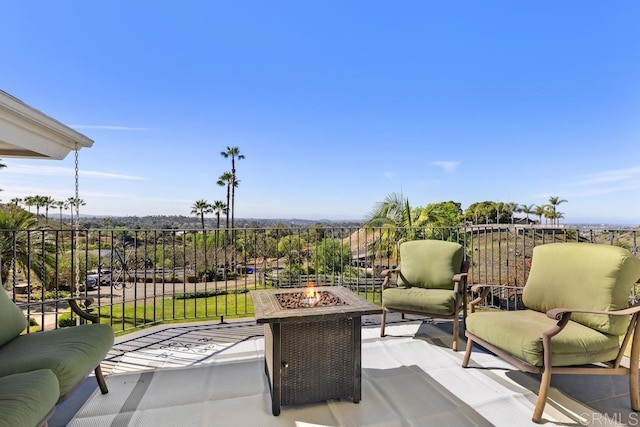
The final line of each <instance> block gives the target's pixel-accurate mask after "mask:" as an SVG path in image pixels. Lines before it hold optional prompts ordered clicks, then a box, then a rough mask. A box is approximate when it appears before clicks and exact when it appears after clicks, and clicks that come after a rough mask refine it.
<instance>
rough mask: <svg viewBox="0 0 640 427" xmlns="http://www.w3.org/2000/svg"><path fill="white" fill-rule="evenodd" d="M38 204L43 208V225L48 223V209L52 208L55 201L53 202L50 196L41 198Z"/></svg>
mask: <svg viewBox="0 0 640 427" xmlns="http://www.w3.org/2000/svg"><path fill="white" fill-rule="evenodd" d="M40 202H41V203H42V206H43V207H44V209H45V210H44V223H45V224H48V223H49V208H50V207H52V206H53V204H54V203H55V202H56V201H55V200H53V197H51V196H41V199H40Z"/></svg>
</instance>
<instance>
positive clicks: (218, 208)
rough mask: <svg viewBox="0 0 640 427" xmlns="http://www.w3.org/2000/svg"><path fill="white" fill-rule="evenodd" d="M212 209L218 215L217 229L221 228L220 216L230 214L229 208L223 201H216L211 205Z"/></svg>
mask: <svg viewBox="0 0 640 427" xmlns="http://www.w3.org/2000/svg"><path fill="white" fill-rule="evenodd" d="M211 209H212V210H213V213H214V214H215V215H216V228H220V214H222V213H225V214H226V213H228V212H229V208H227V205H226V204H225V202H223V201H222V200H216V201H214V202H213V203H212V204H211Z"/></svg>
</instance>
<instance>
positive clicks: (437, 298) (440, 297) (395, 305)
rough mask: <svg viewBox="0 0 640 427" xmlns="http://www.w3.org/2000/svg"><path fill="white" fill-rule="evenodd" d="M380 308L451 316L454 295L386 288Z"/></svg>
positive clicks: (412, 289)
mask: <svg viewBox="0 0 640 427" xmlns="http://www.w3.org/2000/svg"><path fill="white" fill-rule="evenodd" d="M382 306H383V307H385V308H388V309H391V310H398V311H416V312H421V313H429V314H434V315H438V314H439V315H443V316H451V315H453V312H454V308H455V294H454V293H453V291H449V290H446V289H424V288H387V289H385V290H384V291H382Z"/></svg>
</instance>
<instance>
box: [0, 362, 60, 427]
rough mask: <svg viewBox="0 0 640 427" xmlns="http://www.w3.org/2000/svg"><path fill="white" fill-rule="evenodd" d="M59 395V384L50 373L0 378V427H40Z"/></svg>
mask: <svg viewBox="0 0 640 427" xmlns="http://www.w3.org/2000/svg"><path fill="white" fill-rule="evenodd" d="M59 395H60V394H59V387H58V380H57V379H56V376H55V375H54V374H53V372H51V371H50V370H49V369H40V370H37V371H31V372H24V373H20V374H14V375H9V376H6V377H2V378H0V427H16V426H25V427H30V426H37V425H40V424H41V422H42V421H43V420H44V419H45V418H46V417H47V416H48V415H50V414H49V413H50V412H52V411H51V410H52V409H53V407H54V406H55V404H56V402H57V401H58V398H59Z"/></svg>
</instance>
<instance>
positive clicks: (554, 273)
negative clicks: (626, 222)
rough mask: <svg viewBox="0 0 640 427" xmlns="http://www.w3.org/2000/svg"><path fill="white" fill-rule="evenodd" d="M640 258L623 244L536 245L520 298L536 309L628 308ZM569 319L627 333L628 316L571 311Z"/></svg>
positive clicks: (542, 310) (606, 331)
mask: <svg viewBox="0 0 640 427" xmlns="http://www.w3.org/2000/svg"><path fill="white" fill-rule="evenodd" d="M638 279H640V259H638V258H636V257H635V256H633V254H632V253H631V252H629V251H628V250H626V249H624V248H620V247H617V246H611V245H606V244H595V243H577V242H576V243H548V244H544V245H540V246H536V247H535V248H534V249H533V259H532V262H531V270H530V272H529V277H528V278H527V283H526V284H525V287H524V290H523V293H522V302H523V303H524V305H525V306H526V307H527V308H529V309H532V310H536V311H540V312H546V311H548V310H550V309H552V308H581V309H587V310H604V311H608V310H620V309H623V308H626V307H628V306H629V297H630V296H631V290H632V288H633V286H634V284H635V282H636V281H637V280H638ZM571 320H574V321H576V322H579V323H582V324H583V325H585V326H589V327H591V328H593V329H597V330H599V331H601V332H604V333H608V334H613V335H623V334H624V333H625V332H626V329H627V326H628V324H629V318H628V317H626V316H607V315H597V314H580V313H575V314H572V315H571Z"/></svg>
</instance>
